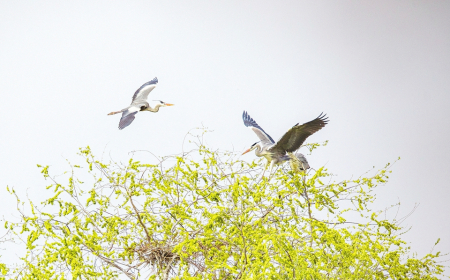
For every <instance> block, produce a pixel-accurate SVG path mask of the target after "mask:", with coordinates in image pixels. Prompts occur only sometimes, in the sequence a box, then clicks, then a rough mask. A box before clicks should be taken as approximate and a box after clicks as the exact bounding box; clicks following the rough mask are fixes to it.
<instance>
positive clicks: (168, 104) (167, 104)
mask: <svg viewBox="0 0 450 280" xmlns="http://www.w3.org/2000/svg"><path fill="white" fill-rule="evenodd" d="M173 105H175V104H170V103H166V106H173Z"/></svg>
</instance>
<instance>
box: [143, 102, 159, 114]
mask: <svg viewBox="0 0 450 280" xmlns="http://www.w3.org/2000/svg"><path fill="white" fill-rule="evenodd" d="M161 106H162V105H161V104H156V106H155V108H152V107H150V106H148V108H147V109H145V111H150V112H153V113H156V112H158V111H159V107H161Z"/></svg>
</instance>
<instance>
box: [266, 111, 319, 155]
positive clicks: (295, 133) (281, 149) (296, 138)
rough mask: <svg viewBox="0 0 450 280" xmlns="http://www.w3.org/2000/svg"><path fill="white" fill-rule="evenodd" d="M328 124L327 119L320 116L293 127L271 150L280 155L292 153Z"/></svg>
mask: <svg viewBox="0 0 450 280" xmlns="http://www.w3.org/2000/svg"><path fill="white" fill-rule="evenodd" d="M327 123H328V117H326V115H322V114H320V115H319V116H318V117H317V118H315V119H314V120H312V121H310V122H307V123H304V124H302V125H298V124H296V125H294V126H293V127H292V128H291V129H289V130H288V132H286V133H285V134H284V135H283V137H281V139H280V140H278V142H277V143H276V144H275V145H274V146H273V147H272V148H271V150H272V151H274V152H275V151H276V152H278V153H281V154H285V153H286V152H289V153H291V152H294V151H295V150H297V149H298V148H300V146H301V145H302V144H303V142H305V140H306V138H308V137H309V136H311V135H312V134H314V133H315V132H317V131H319V130H320V129H322V127H324V126H325V125H326V124H327Z"/></svg>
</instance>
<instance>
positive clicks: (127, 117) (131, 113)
mask: <svg viewBox="0 0 450 280" xmlns="http://www.w3.org/2000/svg"><path fill="white" fill-rule="evenodd" d="M138 112H139V111H138V109H137V108H130V109H128V110H126V111H125V112H123V113H122V117H121V118H120V122H119V129H124V128H125V127H127V126H129V125H130V124H131V123H132V122H133V121H134V118H135V116H136V114H137V113H138Z"/></svg>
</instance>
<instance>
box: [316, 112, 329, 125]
mask: <svg viewBox="0 0 450 280" xmlns="http://www.w3.org/2000/svg"><path fill="white" fill-rule="evenodd" d="M316 119H318V120H321V121H323V122H324V123H325V124H327V123H328V122H329V121H330V119H329V118H328V117H327V114H324V113H323V112H322V113H320V115H319V116H318V117H317V118H316Z"/></svg>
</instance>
